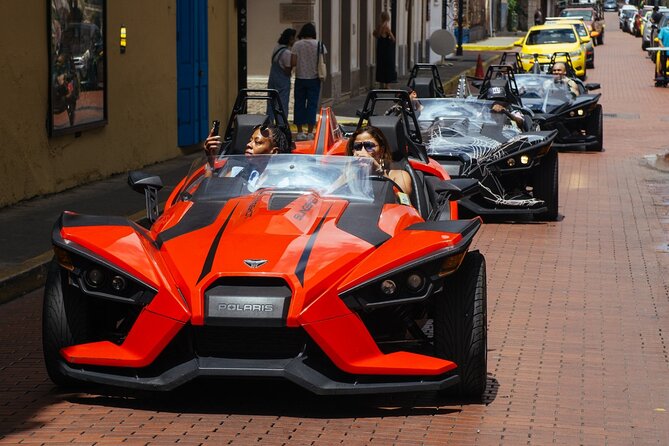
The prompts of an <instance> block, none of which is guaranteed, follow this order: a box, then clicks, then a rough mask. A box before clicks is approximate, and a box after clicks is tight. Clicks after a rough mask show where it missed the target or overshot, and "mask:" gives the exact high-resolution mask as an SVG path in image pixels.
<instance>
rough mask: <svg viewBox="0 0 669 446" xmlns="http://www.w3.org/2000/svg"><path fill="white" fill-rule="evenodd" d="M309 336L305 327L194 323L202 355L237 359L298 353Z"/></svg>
mask: <svg viewBox="0 0 669 446" xmlns="http://www.w3.org/2000/svg"><path fill="white" fill-rule="evenodd" d="M307 340H308V336H307V334H306V333H305V332H304V330H302V329H301V328H274V327H215V326H205V327H193V341H194V346H195V352H196V353H197V355H198V356H202V357H212V358H237V359H284V358H294V357H296V356H298V355H299V354H300V353H301V352H302V351H303V350H304V348H305V345H306V343H307Z"/></svg>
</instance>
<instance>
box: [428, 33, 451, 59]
mask: <svg viewBox="0 0 669 446" xmlns="http://www.w3.org/2000/svg"><path fill="white" fill-rule="evenodd" d="M430 48H431V49H432V51H434V52H435V53H437V54H439V55H440V56H441V65H443V64H444V57H446V56H448V55H449V54H452V53H453V52H454V51H455V34H453V33H452V32H450V31H449V30H447V29H438V30H436V31H435V32H433V33H432V35H431V36H430Z"/></svg>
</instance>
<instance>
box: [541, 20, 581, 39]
mask: <svg viewBox="0 0 669 446" xmlns="http://www.w3.org/2000/svg"><path fill="white" fill-rule="evenodd" d="M559 22H563V23H564V22H565V21H564V20H560V21H559ZM546 23H547V24H548V23H550V24H556V23H558V21H557V20H550V21H549V20H547V21H546ZM572 25H574V28H576V32H577V33H578V35H579V36H581V37H588V36H589V34H588V30H587V29H585V25H584V24H583V23H582V22H575V23H572Z"/></svg>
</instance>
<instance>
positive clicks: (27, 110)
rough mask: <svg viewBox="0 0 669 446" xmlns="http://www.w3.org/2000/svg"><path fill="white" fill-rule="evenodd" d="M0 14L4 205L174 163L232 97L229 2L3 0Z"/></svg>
mask: <svg viewBox="0 0 669 446" xmlns="http://www.w3.org/2000/svg"><path fill="white" fill-rule="evenodd" d="M49 3H50V4H49ZM3 17H4V24H3V26H2V27H1V28H0V94H1V95H2V104H3V106H2V107H0V155H1V156H2V163H0V184H1V186H2V187H0V207H2V206H7V205H10V204H13V203H16V202H18V201H21V200H24V199H27V198H31V197H34V196H38V195H46V194H50V193H55V192H59V191H62V190H65V189H68V188H71V187H74V186H77V185H80V184H84V183H86V182H90V181H93V180H97V179H100V178H105V177H108V176H110V175H112V174H116V173H123V172H127V171H128V170H132V169H137V168H141V167H142V166H145V165H149V164H153V163H156V162H159V161H163V160H167V159H170V158H174V157H176V156H179V155H181V154H183V153H184V152H185V151H188V150H189V147H192V146H191V144H195V143H197V142H198V140H201V138H202V137H203V135H202V133H203V132H205V133H206V129H207V127H208V122H209V121H210V119H215V118H217V119H221V120H225V119H227V114H228V113H229V110H230V109H231V107H232V104H233V102H234V99H235V96H236V94H237V38H236V27H237V11H236V8H235V1H234V0H208V1H207V0H151V1H136V0H114V1H109V0H107V1H105V0H51V1H50V2H45V1H44V0H5V1H4V2H3ZM89 31H90V32H89ZM191 31H193V33H191ZM123 32H125V35H126V36H125V37H126V38H125V40H126V42H125V43H126V46H125V48H124V49H122V48H121V37H122V33H123ZM191 34H193V35H195V34H197V35H199V36H201V38H199V39H195V38H191V37H190V36H191ZM184 36H185V37H184ZM194 50H197V51H194ZM191 52H198V53H199V55H198V58H197V60H196V61H193V60H190V54H189V53H191ZM91 61H93V62H91ZM62 66H66V67H67V66H69V69H68V68H61V67H62ZM184 67H185V68H184ZM75 72H76V73H77V77H78V81H76V82H75V81H74V80H72V79H73V78H74V75H73V73H75ZM184 73H185V74H184ZM68 78H69V79H70V81H68V80H67V79H68ZM63 79H65V81H63ZM185 81H189V82H190V85H185V87H184V83H185ZM61 90H62V93H61V92H60V91H61ZM68 97H69V98H70V99H65V98H68ZM193 104H195V106H193ZM68 107H69V108H68ZM70 110H74V112H75V113H72V114H71V113H70ZM189 126H190V127H189Z"/></svg>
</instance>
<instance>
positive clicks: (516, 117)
mask: <svg viewBox="0 0 669 446" xmlns="http://www.w3.org/2000/svg"><path fill="white" fill-rule="evenodd" d="M486 99H488V100H491V101H494V103H493V104H492V107H490V110H491V111H492V112H494V113H504V114H505V115H506V116H508V117H509V119H510V120H511V122H512V123H513V124H515V125H516V126H517V127H518V128H519V129H521V130H525V131H526V130H527V127H528V124H527V123H526V122H525V116H524V115H523V113H522V112H520V111H518V110H513V109H512V108H511V104H510V103H509V98H508V97H507V94H506V88H504V87H499V86H494V87H493V86H491V87H490V88H488V91H487V93H486Z"/></svg>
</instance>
